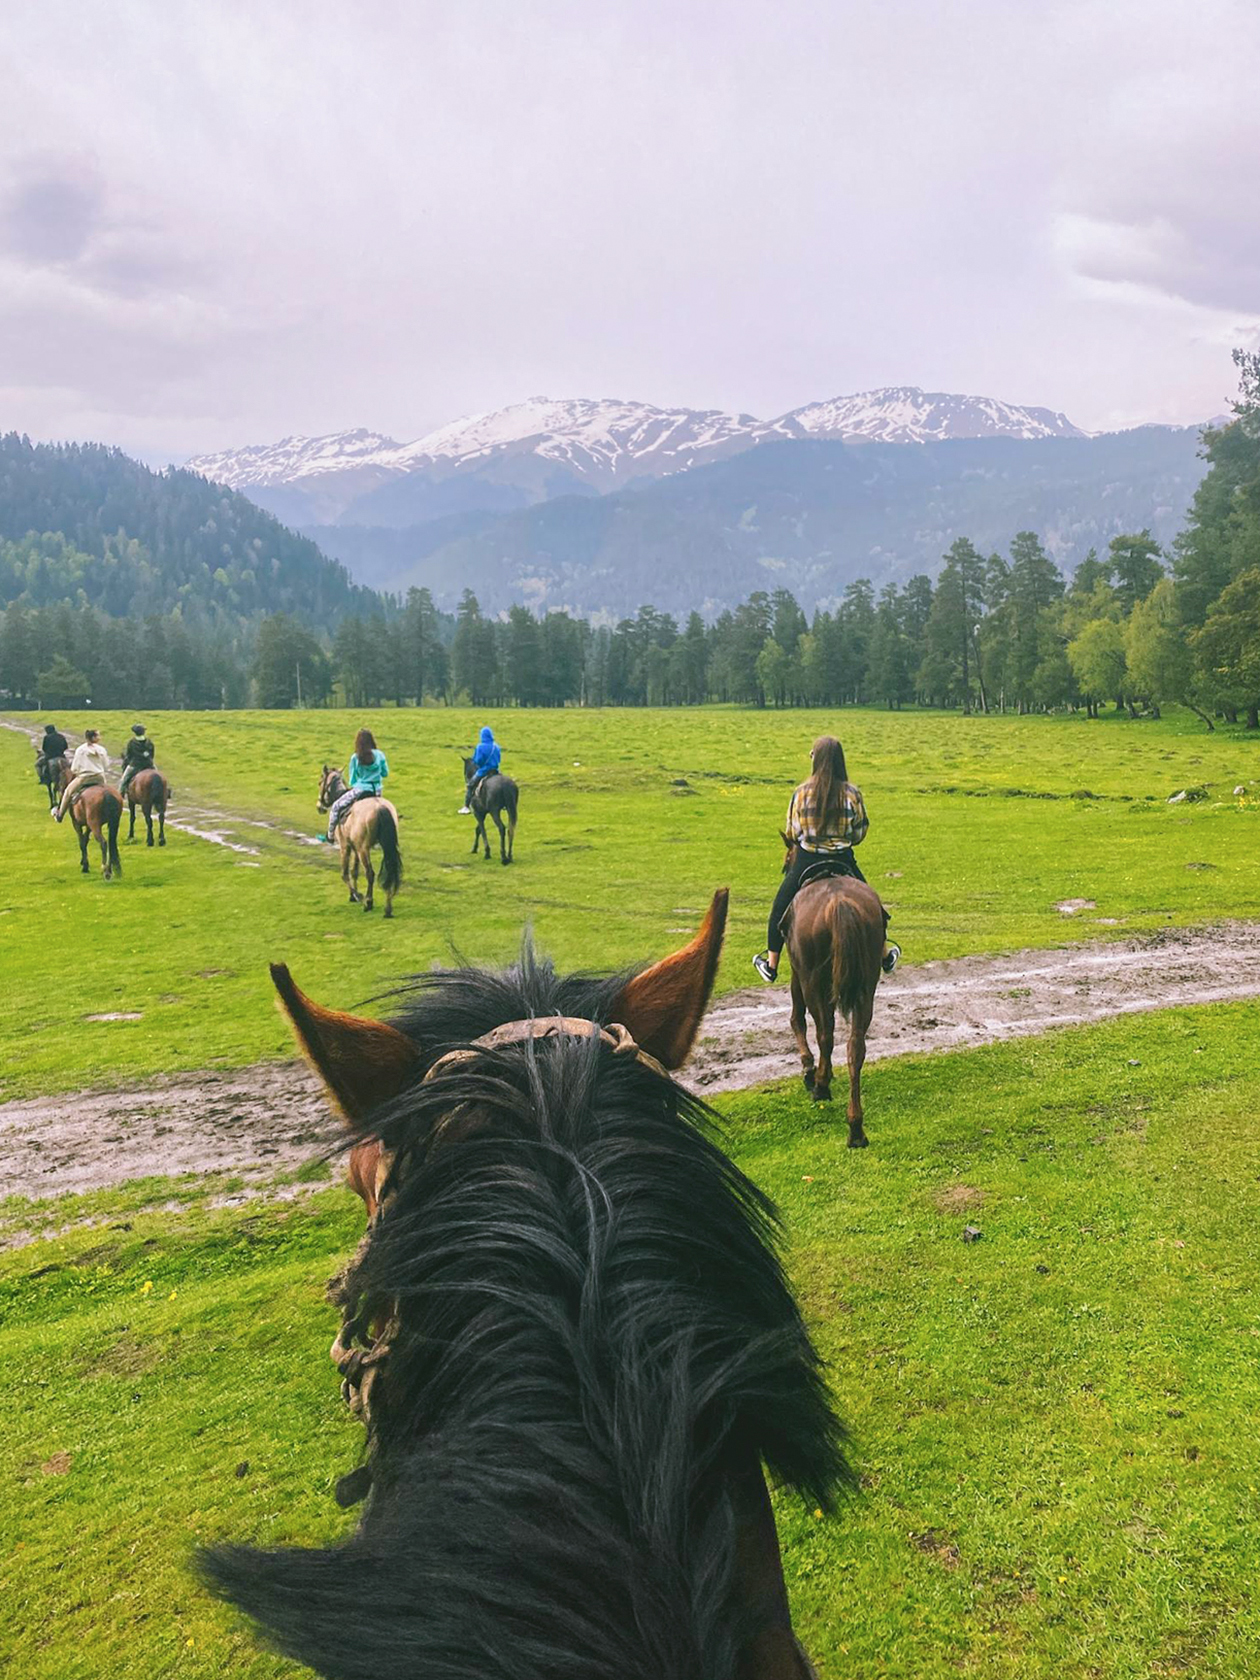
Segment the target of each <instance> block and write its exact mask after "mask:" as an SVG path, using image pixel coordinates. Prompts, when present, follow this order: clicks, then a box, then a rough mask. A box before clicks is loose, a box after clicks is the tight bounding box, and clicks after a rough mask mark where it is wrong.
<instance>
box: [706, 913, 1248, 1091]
mask: <svg viewBox="0 0 1260 1680" xmlns="http://www.w3.org/2000/svg"><path fill="white" fill-rule="evenodd" d="M1249 997H1260V923H1253V922H1225V923H1222V924H1220V925H1219V926H1217V927H1214V928H1195V929H1182V928H1170V929H1167V930H1163V931H1161V932H1159V933H1155V934H1150V935H1146V936H1142V937H1138V938H1133V939H1123V940H1116V941H1114V942H1111V943H1108V944H1102V945H1099V944H1089V945H1074V946H1071V947H1069V948H1068V949H1066V950H1058V951H1023V952H1018V953H1016V954H1015V955H1013V956H1007V957H961V958H959V959H957V960H956V961H951V962H931V963H920V964H919V965H918V966H917V967H907V966H905V965H903V966H902V967H900V968H898V969H897V970H896V972H895V973H893V974H891V975H889V976H888V977H887V978H886V979H884V980H882V981H881V982H880V986H879V991H878V992H877V993H876V996H875V1019H874V1021H873V1022H872V1024H871V1031H870V1036H869V1038H868V1039H867V1057H868V1059H870V1060H877V1059H878V1058H880V1057H883V1056H902V1055H906V1054H907V1053H909V1052H912V1051H927V1050H932V1051H935V1050H960V1049H972V1048H973V1047H975V1046H976V1045H980V1044H992V1043H997V1042H1000V1041H1003V1040H1005V1039H1010V1038H1027V1037H1029V1036H1031V1035H1032V1034H1034V1033H1039V1032H1044V1031H1045V1030H1046V1029H1047V1028H1050V1027H1071V1026H1080V1025H1082V1024H1084V1023H1086V1022H1089V1021H1105V1020H1108V1019H1110V1018H1111V1017H1112V1016H1115V1015H1129V1014H1135V1013H1138V1012H1141V1011H1143V1010H1150V1009H1162V1008H1166V1007H1170V1006H1173V1005H1177V1004H1193V1003H1222V1002H1226V1001H1228V1000H1229V999H1231V998H1249ZM790 1012H791V999H790V997H789V995H788V988H787V987H786V986H766V987H763V988H761V989H759V990H756V991H745V992H731V993H728V995H727V996H726V997H724V998H721V999H719V1001H718V1002H717V1003H715V1004H714V1005H713V1007H712V1009H710V1011H709V1013H708V1015H707V1016H706V1017H705V1023H704V1028H703V1030H702V1032H701V1036H700V1040H699V1042H698V1044H697V1045H696V1049H695V1053H694V1054H693V1056H692V1058H691V1061H690V1063H689V1064H688V1066H687V1068H686V1070H685V1072H684V1074H683V1082H684V1084H687V1085H690V1086H691V1087H692V1089H693V1090H697V1091H700V1092H703V1093H705V1094H707V1093H708V1092H710V1091H730V1090H741V1089H743V1088H745V1087H747V1086H749V1085H759V1084H761V1083H762V1082H763V1081H765V1080H768V1079H786V1078H788V1077H789V1076H791V1075H792V1074H794V1073H795V1072H796V1069H797V1056H796V1049H795V1045H794V1044H793V1042H792V1036H791V1031H790V1029H789V1026H788V1016H789V1014H790Z"/></svg>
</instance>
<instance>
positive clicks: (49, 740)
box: [35, 723, 70, 776]
mask: <svg viewBox="0 0 1260 1680" xmlns="http://www.w3.org/2000/svg"><path fill="white" fill-rule="evenodd" d="M69 751H70V743H69V741H67V740H66V738H65V736H64V735H63V734H62V733H61V731H60V730H59V729H58V728H57V725H56V724H55V723H46V724H45V725H44V738H43V740H42V741H41V742H40V743H39V747H38V749H37V757H36V759H35V774H36V775H37V776H42V775H43V773H44V771H45V769H46V768H47V766H48V765H49V764H51V763H52V761H53V759H54V758H64V757H65V756H66V754H67V753H68V752H69Z"/></svg>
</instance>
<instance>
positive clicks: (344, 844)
mask: <svg viewBox="0 0 1260 1680" xmlns="http://www.w3.org/2000/svg"><path fill="white" fill-rule="evenodd" d="M345 791H346V783H345V777H344V776H343V775H342V774H341V771H340V770H339V769H338V768H337V766H336V765H335V764H325V766H324V768H323V770H322V771H321V772H320V778H319V804H318V806H317V809H318V810H319V811H321V812H327V811H329V810H331V809H332V807H333V805H334V804H335V803H336V801H337V800H338V799H340V797H341V795H342V794H343V793H344V792H345ZM337 842H338V844H339V845H340V847H341V879H342V880H343V881H344V882H345V883H346V886H347V887H348V888H349V889H350V902H351V904H362V905H363V908H364V909H365V910H371V909H372V908H373V906H374V900H373V897H372V889H373V888H374V887H375V885H376V880H377V876H376V871H375V870H374V869H373V868H372V847H373V846H379V847H380V849H381V873H380V882H381V891H382V892H383V893H384V894H385V915H386V917H390V916H392V915H393V914H394V894H395V893H396V892H397V891H398V889H399V887H400V886H401V885H402V852H401V851H400V850H399V849H398V812H397V811H396V810H395V809H394V807H393V806H392V805H391V804H390V802H389V800H388V799H383V798H382V797H381V796H380V795H379V794H372V795H370V796H369V797H368V798H366V799H356V800H355V802H354V804H353V805H351V807H350V809H349V810H348V811H347V812H346V813H345V815H344V816H343V817H342V819H341V821H340V822H339V823H338V824H337ZM360 868H362V870H363V873H364V874H365V875H366V876H367V896H366V897H365V898H364V897H361V896H360V894H359V870H360ZM351 869H353V871H354V879H353V880H351V878H350V874H351Z"/></svg>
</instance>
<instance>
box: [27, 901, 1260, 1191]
mask: <svg viewBox="0 0 1260 1680" xmlns="http://www.w3.org/2000/svg"><path fill="white" fill-rule="evenodd" d="M1257 996H1260V924H1255V923H1237V922H1236V923H1226V924H1223V925H1221V926H1219V927H1216V928H1212V929H1206V930H1204V929H1193V930H1170V931H1167V932H1163V933H1159V934H1156V935H1154V936H1152V937H1149V938H1142V939H1134V940H1128V941H1119V942H1116V943H1111V944H1105V945H1076V946H1073V947H1070V948H1068V949H1061V950H1050V951H1026V952H1020V953H1017V954H1016V955H1014V956H1006V957H963V958H960V959H958V960H956V961H952V962H933V963H923V964H921V965H919V966H917V967H913V968H905V967H903V968H902V969H900V970H899V971H898V972H897V973H896V974H894V975H892V976H891V977H889V978H888V979H887V980H885V981H883V982H882V983H881V985H880V989H879V996H878V998H877V1000H876V1007H875V1020H874V1023H873V1025H872V1030H871V1036H870V1041H869V1055H870V1057H871V1059H872V1060H875V1059H879V1058H881V1057H884V1056H904V1055H908V1054H910V1053H912V1052H921V1051H943V1050H957V1049H969V1048H971V1047H973V1046H975V1045H979V1044H991V1043H995V1042H997V1041H999V1040H1002V1039H1008V1038H1020V1037H1027V1036H1030V1035H1032V1034H1035V1033H1040V1032H1044V1031H1046V1030H1047V1029H1048V1028H1052V1027H1064V1026H1072V1025H1077V1024H1079V1023H1083V1022H1088V1021H1100V1020H1105V1019H1107V1018H1108V1017H1111V1016H1115V1015H1123V1014H1128V1013H1132V1012H1135V1011H1141V1010H1152V1009H1160V1008H1166V1007H1168V1006H1170V1005H1173V1004H1190V1003H1212V1002H1220V1001H1224V1000H1226V999H1233V998H1248V997H1257ZM788 1010H789V1000H788V991H787V987H786V986H775V987H773V988H771V987H763V988H760V989H758V990H756V991H742V992H733V993H731V994H730V995H728V996H727V997H724V998H722V999H720V1000H719V1002H718V1003H716V1004H715V1005H714V1006H713V1008H712V1010H711V1011H710V1012H709V1015H708V1018H707V1020H706V1022H705V1028H704V1032H703V1034H702V1035H701V1038H700V1041H699V1043H698V1045H697V1046H696V1051H695V1054H694V1056H693V1057H692V1060H691V1063H690V1064H689V1066H688V1068H687V1070H686V1073H685V1075H684V1081H685V1083H687V1084H688V1085H690V1086H691V1087H692V1088H693V1089H694V1090H697V1091H700V1092H702V1093H703V1094H705V1095H706V1096H707V1095H711V1094H713V1093H716V1092H719V1091H731V1090H739V1089H742V1088H744V1087H746V1086H749V1085H755V1084H759V1083H761V1082H762V1081H764V1080H770V1079H783V1078H787V1077H790V1076H791V1075H793V1074H794V1073H795V1072H796V1070H797V1060H796V1052H795V1047H794V1046H793V1044H792V1040H791V1036H790V1034H789V1031H788ZM335 1137H336V1130H335V1127H334V1126H333V1124H332V1122H331V1121H330V1119H329V1115H328V1111H327V1109H326V1107H325V1105H324V1102H323V1098H322V1096H321V1094H320V1087H319V1085H318V1082H317V1081H316V1080H315V1079H314V1077H313V1076H312V1075H311V1074H310V1073H309V1071H308V1070H307V1069H306V1068H305V1067H304V1066H302V1065H301V1064H300V1063H287V1064H286V1063H264V1064H261V1065H259V1066H257V1067H252V1068H244V1069H240V1070H237V1071H234V1072H223V1073H205V1074H198V1075H190V1076H187V1077H181V1078H171V1079H159V1078H154V1079H152V1080H150V1081H148V1082H147V1083H146V1084H145V1085H144V1086H143V1087H142V1088H140V1089H138V1090H122V1091H112V1092H107V1091H92V1092H82V1093H79V1094H77V1095H72V1096H58V1097H47V1098H36V1099H31V1100H28V1101H23V1102H12V1103H5V1104H2V1105H0V1196H7V1195H26V1196H32V1195H33V1196H38V1197H44V1196H56V1195H63V1194H66V1193H68V1192H72V1191H86V1190H93V1189H98V1188H101V1187H103V1186H108V1185H113V1184H121V1183H125V1182H126V1181H127V1180H129V1179H136V1178H144V1177H149V1176H159V1175H160V1176H163V1177H167V1176H173V1175H176V1174H179V1173H208V1172H228V1173H233V1174H237V1175H239V1176H240V1177H241V1178H242V1179H244V1180H245V1182H246V1184H247V1185H253V1186H256V1187H262V1186H263V1185H265V1184H266V1183H267V1182H268V1181H269V1180H271V1179H273V1178H274V1177H275V1175H276V1174H277V1173H279V1172H281V1171H284V1170H289V1169H292V1168H293V1167H296V1166H298V1165H300V1164H301V1163H302V1162H303V1161H306V1160H309V1159H310V1158H311V1157H312V1156H314V1155H316V1154H318V1153H320V1152H321V1150H323V1149H325V1148H327V1147H328V1146H329V1145H330V1144H331V1143H333V1142H334V1141H335Z"/></svg>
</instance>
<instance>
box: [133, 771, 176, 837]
mask: <svg viewBox="0 0 1260 1680" xmlns="http://www.w3.org/2000/svg"><path fill="white" fill-rule="evenodd" d="M170 797H171V784H170V783H169V782H168V781H167V779H166V777H165V776H164V775H163V774H162V772H161V771H160V770H137V772H136V774H135V775H134V776H133V777H132V778H131V780H130V781H129V782H128V783H127V810H128V812H129V814H130V816H131V826H130V827H129V828H128V830H127V838H128V840H134V839H135V837H136V806H137V805H139V807H140V809H141V811H142V812H143V814H144V826H145V829H146V830H147V832H148V839H147V840H146V841H145V845H146V846H151V845H152V844H153V813H154V812H155V811H156V812H157V819H158V845H159V846H165V844H166V806H167V801H168V800H169V799H170Z"/></svg>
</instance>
